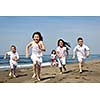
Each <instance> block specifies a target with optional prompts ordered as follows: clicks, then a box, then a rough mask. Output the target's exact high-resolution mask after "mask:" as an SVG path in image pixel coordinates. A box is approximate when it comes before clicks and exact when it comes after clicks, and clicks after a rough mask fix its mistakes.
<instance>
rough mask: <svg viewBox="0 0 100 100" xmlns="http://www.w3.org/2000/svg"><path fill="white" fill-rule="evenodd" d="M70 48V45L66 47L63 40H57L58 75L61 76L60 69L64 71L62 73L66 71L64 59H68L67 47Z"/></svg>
mask: <svg viewBox="0 0 100 100" xmlns="http://www.w3.org/2000/svg"><path fill="white" fill-rule="evenodd" d="M67 46H68V47H71V46H70V45H68V43H67V42H64V40H62V39H59V40H58V47H57V49H56V52H57V56H58V59H57V60H58V67H59V69H60V74H62V73H63V72H62V68H63V69H64V71H66V67H65V65H66V59H67V58H68V47H67Z"/></svg>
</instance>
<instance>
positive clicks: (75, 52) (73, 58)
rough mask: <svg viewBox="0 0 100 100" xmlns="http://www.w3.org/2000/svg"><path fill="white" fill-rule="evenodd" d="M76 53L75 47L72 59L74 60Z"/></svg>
mask: <svg viewBox="0 0 100 100" xmlns="http://www.w3.org/2000/svg"><path fill="white" fill-rule="evenodd" d="M76 51H77V49H76V47H75V48H74V50H73V55H72V59H75V55H76Z"/></svg>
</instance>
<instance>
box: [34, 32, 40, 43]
mask: <svg viewBox="0 0 100 100" xmlns="http://www.w3.org/2000/svg"><path fill="white" fill-rule="evenodd" d="M33 39H34V41H35V42H36V43H38V42H39V39H40V37H39V35H38V34H35V35H34V38H33Z"/></svg>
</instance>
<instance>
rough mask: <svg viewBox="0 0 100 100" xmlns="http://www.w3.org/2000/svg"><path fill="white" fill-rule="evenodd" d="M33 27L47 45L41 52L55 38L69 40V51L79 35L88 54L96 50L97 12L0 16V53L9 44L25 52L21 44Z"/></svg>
mask: <svg viewBox="0 0 100 100" xmlns="http://www.w3.org/2000/svg"><path fill="white" fill-rule="evenodd" d="M36 31H39V32H41V34H42V36H43V39H44V44H45V46H46V49H47V51H46V52H45V54H50V53H51V51H52V49H56V47H57V41H58V40H59V39H64V40H65V41H66V42H69V43H70V44H71V46H72V48H71V49H70V51H69V52H70V54H72V51H73V48H74V47H75V46H76V45H77V41H76V40H77V38H78V37H80V36H81V37H83V38H84V44H86V45H88V46H89V48H90V50H91V54H100V47H99V40H100V33H99V32H100V17H99V16H98V17H97V16H0V55H3V54H4V53H5V52H6V51H9V49H10V46H11V45H12V44H14V45H16V47H17V51H18V52H19V54H20V55H25V47H26V45H27V44H28V43H29V42H30V41H32V38H31V37H32V34H33V33H34V32H36ZM30 54H31V50H30Z"/></svg>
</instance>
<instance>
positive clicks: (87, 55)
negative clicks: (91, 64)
mask: <svg viewBox="0 0 100 100" xmlns="http://www.w3.org/2000/svg"><path fill="white" fill-rule="evenodd" d="M89 56H90V50H88V51H87V53H86V57H87V58H88V57H89Z"/></svg>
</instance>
